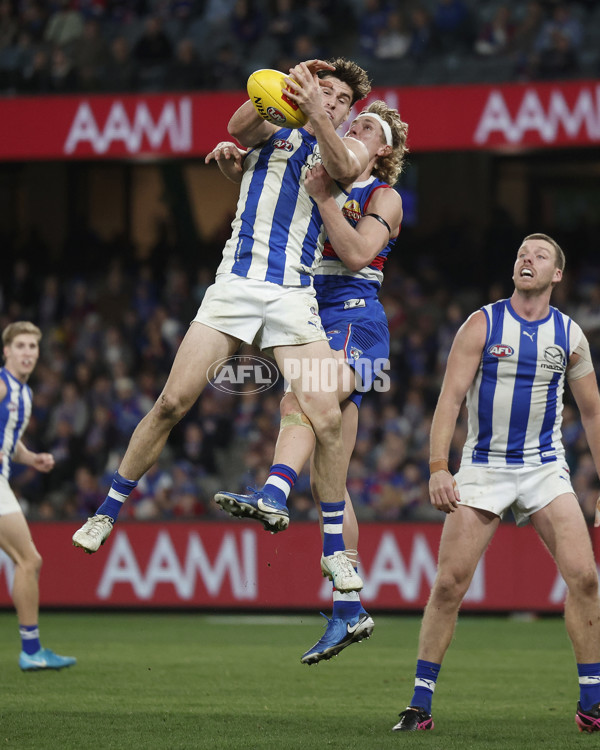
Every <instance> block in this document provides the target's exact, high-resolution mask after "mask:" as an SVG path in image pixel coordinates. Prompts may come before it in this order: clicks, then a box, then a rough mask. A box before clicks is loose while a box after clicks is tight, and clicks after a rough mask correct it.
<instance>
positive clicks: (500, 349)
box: [488, 344, 515, 359]
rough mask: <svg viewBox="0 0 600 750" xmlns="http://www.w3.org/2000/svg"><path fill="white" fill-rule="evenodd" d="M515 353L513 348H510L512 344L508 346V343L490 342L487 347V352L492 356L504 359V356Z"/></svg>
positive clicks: (510, 355)
mask: <svg viewBox="0 0 600 750" xmlns="http://www.w3.org/2000/svg"><path fill="white" fill-rule="evenodd" d="M514 353H515V350H514V349H513V348H512V346H508V344H492V346H490V348H489V349H488V354H491V355H492V357H498V359H504V357H512V355H513V354H514Z"/></svg>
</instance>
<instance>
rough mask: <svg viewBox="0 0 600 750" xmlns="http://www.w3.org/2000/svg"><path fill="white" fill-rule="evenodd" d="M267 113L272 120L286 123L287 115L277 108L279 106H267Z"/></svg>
mask: <svg viewBox="0 0 600 750" xmlns="http://www.w3.org/2000/svg"><path fill="white" fill-rule="evenodd" d="M267 114H268V115H269V119H270V120H271V122H278V123H281V124H282V125H283V124H284V123H285V115H284V114H283V112H282V111H281V110H280V109H277V107H267Z"/></svg>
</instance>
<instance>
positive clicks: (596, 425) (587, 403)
mask: <svg viewBox="0 0 600 750" xmlns="http://www.w3.org/2000/svg"><path fill="white" fill-rule="evenodd" d="M577 357H578V355H577V354H573V355H572V356H571V362H570V366H573V365H574V364H576V362H573V360H574V359H576V358H577ZM569 386H570V388H571V392H572V393H573V397H574V399H575V403H576V404H577V408H578V409H579V413H580V415H581V424H582V425H583V429H584V430H585V436H586V439H587V443H588V447H589V449H590V453H591V454H592V458H593V460H594V465H595V466H596V473H597V474H598V476H600V395H599V394H598V384H597V382H596V375H595V373H594V372H590V373H588V374H587V375H584V376H583V377H582V378H578V379H577V380H569ZM594 526H600V498H598V500H597V501H596V514H595V518H594Z"/></svg>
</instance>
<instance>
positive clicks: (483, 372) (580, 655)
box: [394, 234, 600, 732]
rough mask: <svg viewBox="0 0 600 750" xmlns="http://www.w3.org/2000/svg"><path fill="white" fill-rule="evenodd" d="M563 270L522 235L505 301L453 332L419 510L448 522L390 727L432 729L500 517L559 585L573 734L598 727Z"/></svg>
mask: <svg viewBox="0 0 600 750" xmlns="http://www.w3.org/2000/svg"><path fill="white" fill-rule="evenodd" d="M564 265H565V257H564V254H563V251H562V250H561V248H560V247H559V245H558V244H557V243H556V242H555V241H554V240H553V239H552V238H550V237H548V236H547V235H545V234H530V235H529V236H527V237H525V239H524V240H523V242H522V244H521V247H520V248H519V251H518V253H517V259H516V261H515V264H514V273H513V281H514V285H515V289H514V292H513V294H512V296H511V297H510V299H505V300H500V301H498V302H495V303H493V304H489V305H486V306H485V307H483V308H482V309H481V310H479V311H477V312H475V313H473V314H472V315H471V317H470V318H469V319H468V320H467V321H466V322H465V323H464V324H463V326H462V327H461V328H460V330H459V331H458V333H457V334H456V338H455V340H454V343H453V346H452V349H451V351H450V355H449V357H448V364H447V368H446V374H445V377H444V382H443V385H442V390H441V393H440V397H439V401H438V404H437V407H436V410H435V414H434V417H433V423H432V428H431V452H430V456H431V463H430V471H431V478H430V480H429V491H430V497H431V503H432V504H433V505H434V506H435V507H436V508H439V509H440V510H442V511H444V512H446V513H447V514H448V515H447V517H446V521H445V524H444V529H443V532H442V537H441V541H440V549H439V560H438V572H437V576H436V579H435V582H434V585H433V589H432V591H431V596H430V598H429V601H428V603H427V606H426V608H425V613H424V616H423V622H422V625H421V633H420V637H419V650H418V661H417V670H416V678H415V689H414V694H413V696H412V699H411V701H410V704H409V706H408V708H406V710H404V711H403V712H402V713H401V714H400V721H399V722H398V723H397V724H396V726H394V730H396V731H414V730H427V729H433V719H432V716H431V703H432V698H433V692H434V689H435V685H436V680H437V677H438V673H439V670H440V666H441V664H442V660H443V658H444V654H445V653H446V650H447V648H448V646H449V644H450V641H451V639H452V635H453V633H454V627H455V624H456V619H457V615H458V610H459V607H460V604H461V602H462V599H463V597H464V595H465V593H466V592H467V589H468V587H469V584H470V582H471V579H472V577H473V574H474V572H475V568H476V566H477V563H478V562H479V559H480V558H481V556H482V555H483V553H484V551H485V549H486V547H487V545H488V544H489V542H490V540H491V539H492V537H493V535H494V532H495V531H496V529H497V528H498V525H499V524H500V520H501V518H502V516H503V515H504V513H505V512H506V511H508V510H509V509H510V510H512V513H513V515H514V518H515V520H516V522H517V524H519V525H523V524H526V523H527V522H531V524H532V525H533V527H534V528H535V530H536V531H537V533H538V534H539V536H540V538H541V539H542V541H543V542H544V544H545V545H546V547H547V548H548V550H549V551H550V553H551V554H552V556H553V557H554V559H555V561H556V564H557V566H558V570H559V571H560V573H561V575H562V577H563V578H564V580H565V583H566V585H567V589H568V593H567V599H566V602H565V623H566V627H567V633H568V635H569V638H570V640H571V643H572V645H573V651H574V654H575V660H576V662H577V672H578V675H579V688H580V696H579V702H578V704H577V709H576V714H575V721H576V722H577V725H578V727H579V729H580V730H581V731H586V732H596V731H598V730H600V602H599V600H598V574H597V570H596V562H595V560H594V554H593V551H592V545H591V541H590V535H589V533H588V529H587V526H586V523H585V519H584V517H583V513H582V511H581V508H580V507H579V503H578V502H577V498H576V496H575V493H574V491H573V488H572V486H571V480H570V476H569V467H568V466H567V463H566V461H565V450H564V447H563V444H562V440H561V420H562V410H563V391H564V386H565V381H567V382H568V383H569V386H570V389H571V392H572V394H573V396H574V398H575V401H576V402H577V406H578V407H579V411H580V413H581V420H582V423H583V427H584V430H585V433H586V437H587V441H588V445H589V448H590V451H591V454H592V457H593V460H594V463H595V465H596V471H600V396H599V395H598V386H597V383H596V375H595V373H594V367H593V364H592V361H591V357H590V349H589V345H588V342H587V340H586V338H585V336H584V334H583V332H582V330H581V328H580V327H579V326H578V325H577V323H575V321H573V320H571V319H570V318H569V317H568V316H567V315H564V314H563V313H561V312H560V311H559V310H557V309H556V308H554V307H551V306H550V296H551V294H552V289H553V288H554V287H555V286H556V284H558V283H559V282H560V281H561V279H562V275H563V269H564ZM465 396H466V399H467V411H468V420H469V424H468V435H467V440H466V442H465V446H464V450H463V454H462V462H461V466H460V470H459V471H458V473H457V474H456V475H455V476H454V477H453V476H452V475H451V474H450V472H449V471H448V453H449V449H450V442H451V439H452V435H453V433H454V429H455V427H456V420H457V417H458V413H459V410H460V408H461V405H462V403H463V400H464V399H465ZM523 575H532V576H535V571H527V570H525V571H523ZM483 689H485V686H483Z"/></svg>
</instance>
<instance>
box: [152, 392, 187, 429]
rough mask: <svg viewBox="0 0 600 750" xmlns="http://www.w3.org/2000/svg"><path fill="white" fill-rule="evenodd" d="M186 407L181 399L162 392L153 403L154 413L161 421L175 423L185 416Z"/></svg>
mask: <svg viewBox="0 0 600 750" xmlns="http://www.w3.org/2000/svg"><path fill="white" fill-rule="evenodd" d="M188 408H189V407H187V406H186V405H185V404H184V403H183V402H182V401H181V399H179V398H177V397H175V396H173V395H172V394H170V393H164V392H163V393H161V394H160V396H159V397H158V401H157V402H156V403H155V404H154V413H155V415H156V417H157V418H158V419H159V420H161V421H164V422H169V423H171V424H177V422H179V421H180V420H181V419H182V418H183V417H184V416H185V414H186V413H187V410H188Z"/></svg>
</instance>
